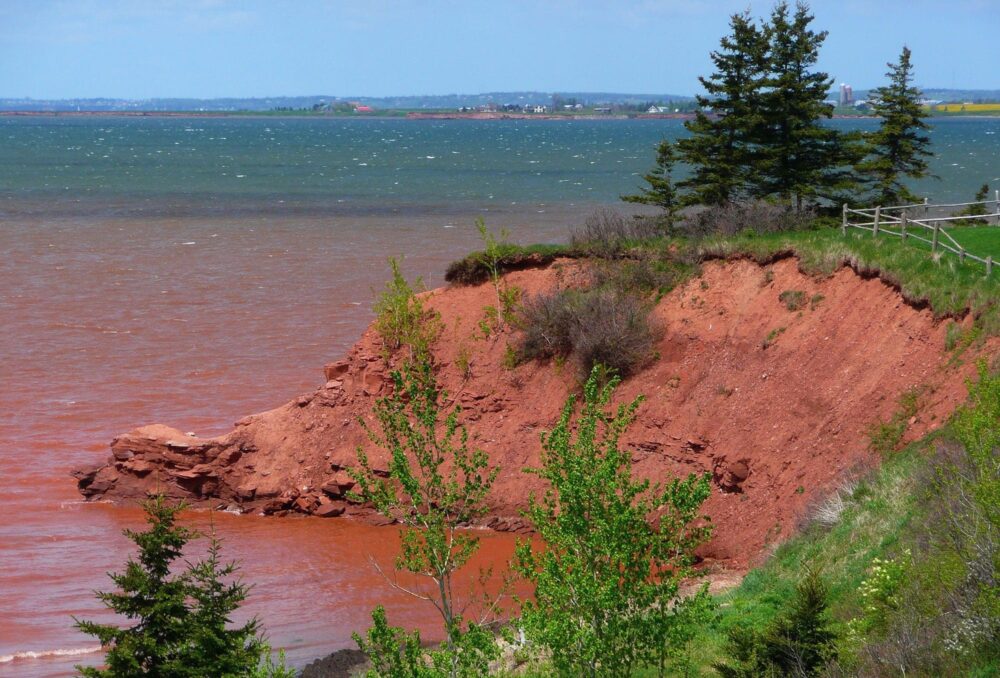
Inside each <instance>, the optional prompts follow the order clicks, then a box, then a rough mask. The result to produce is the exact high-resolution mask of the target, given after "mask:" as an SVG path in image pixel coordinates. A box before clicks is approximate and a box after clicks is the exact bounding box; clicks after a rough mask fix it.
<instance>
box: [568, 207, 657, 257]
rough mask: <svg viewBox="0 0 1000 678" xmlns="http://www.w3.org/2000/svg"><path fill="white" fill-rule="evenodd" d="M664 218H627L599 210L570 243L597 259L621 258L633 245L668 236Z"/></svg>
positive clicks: (584, 223) (616, 213)
mask: <svg viewBox="0 0 1000 678" xmlns="http://www.w3.org/2000/svg"><path fill="white" fill-rule="evenodd" d="M666 225H667V224H666V222H664V221H663V220H661V219H651V218H643V217H639V218H627V217H625V216H624V215H622V213H621V212H618V211H616V210H612V209H608V208H607V207H599V208H597V209H596V210H594V211H593V212H592V213H591V214H590V216H588V217H587V219H586V220H585V221H584V222H583V226H582V227H578V228H574V229H572V231H571V232H570V244H571V245H572V247H573V248H574V249H576V250H578V251H580V252H584V253H586V254H589V255H591V256H595V257H604V258H613V257H617V256H620V255H621V253H622V252H624V251H625V250H626V249H627V248H628V247H629V246H631V245H634V244H636V243H639V242H643V241H648V240H652V239H654V238H659V237H661V236H663V235H665V233H666Z"/></svg>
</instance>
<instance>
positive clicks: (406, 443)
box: [351, 360, 499, 676]
mask: <svg viewBox="0 0 1000 678" xmlns="http://www.w3.org/2000/svg"><path fill="white" fill-rule="evenodd" d="M392 379H393V391H392V394H391V395H390V396H387V397H384V398H381V399H379V400H378V402H377V403H376V405H375V416H376V419H377V420H378V427H377V429H378V430H376V429H374V428H371V427H369V426H368V425H367V423H365V422H364V421H362V425H364V426H365V429H366V431H367V433H368V436H369V437H370V439H371V440H372V441H373V442H374V443H375V444H376V445H378V446H379V447H381V448H383V449H385V450H387V451H388V453H389V455H390V459H389V469H388V470H389V473H388V478H383V477H380V476H379V475H378V474H376V472H375V470H374V469H373V467H372V465H371V462H370V460H369V459H368V456H367V455H366V454H365V452H364V451H363V450H362V449H360V448H359V449H358V467H357V468H356V469H354V470H353V471H351V475H352V477H353V478H354V480H355V481H356V482H357V483H358V487H359V491H358V492H357V493H356V494H355V496H354V498H355V499H356V500H360V501H366V502H370V503H371V504H373V505H374V506H375V508H376V509H377V510H378V511H379V512H380V513H382V514H383V515H386V516H389V517H391V518H393V519H395V520H398V521H399V522H400V523H401V524H402V525H403V526H405V527H406V528H408V529H406V530H405V531H404V532H403V533H402V544H401V553H400V554H399V556H398V557H397V559H396V562H395V567H396V569H397V570H400V571H405V572H409V573H411V574H414V575H417V576H418V577H422V578H425V579H426V580H429V581H430V583H431V586H430V587H429V590H426V589H425V590H416V589H412V588H407V587H404V586H403V585H401V584H399V583H398V582H396V583H394V585H395V586H397V587H398V588H400V589H402V590H404V591H406V592H407V593H409V594H411V595H413V596H415V597H417V598H419V599H421V600H425V601H428V602H430V603H431V604H432V605H433V606H434V607H435V609H437V611H438V613H439V614H440V615H441V619H442V622H443V624H444V631H445V634H446V636H447V640H446V641H445V643H444V646H443V653H441V654H439V655H438V656H437V657H435V656H433V655H432V657H431V659H432V660H433V662H434V664H435V665H441V666H443V665H446V667H445V668H444V669H442V670H445V673H444V674H443V675H450V676H457V675H477V674H478V673H482V672H483V671H484V670H485V667H486V664H487V662H488V661H489V660H490V659H491V658H492V657H493V656H494V655H495V653H496V645H495V643H494V642H493V639H492V636H491V635H489V634H488V633H486V632H484V631H483V630H482V629H481V628H480V627H479V626H478V625H477V624H475V623H470V622H466V621H465V620H464V618H463V614H464V612H465V608H466V607H467V605H468V604H469V602H471V601H465V604H463V603H462V601H460V600H459V597H458V596H457V595H456V594H455V590H454V588H455V574H456V572H457V571H458V570H460V569H461V568H462V567H463V566H465V565H466V563H468V562H469V559H470V558H471V557H472V555H473V554H474V553H475V552H476V550H477V549H478V547H479V538H478V537H477V536H475V534H473V533H471V532H469V531H467V530H462V529H461V528H462V527H463V526H467V525H469V524H470V523H471V522H472V521H473V520H474V519H475V518H477V517H480V516H482V515H483V514H484V513H485V512H486V510H487V506H486V497H487V495H488V493H489V491H490V488H491V487H492V485H493V481H494V480H495V479H496V476H497V472H498V471H499V469H498V468H492V469H491V468H489V465H488V462H489V460H488V458H487V456H486V453H485V452H483V451H482V450H470V449H469V436H468V432H467V431H466V430H465V428H464V427H463V426H460V425H459V423H458V415H459V411H460V408H458V407H457V406H456V407H455V409H453V410H452V411H451V412H449V413H448V414H447V415H446V416H445V417H444V420H443V421H442V420H441V412H442V409H443V405H442V402H443V401H444V400H445V399H446V397H447V394H445V393H443V392H442V391H440V390H439V388H438V386H437V383H436V381H435V379H434V375H433V372H432V370H431V366H430V362H429V360H424V361H422V362H419V363H416V364H408V365H407V366H405V367H404V368H403V370H401V371H396V372H393V373H392ZM375 621H376V624H377V622H378V620H377V619H375ZM383 635H384V634H383ZM366 647H369V648H372V647H375V648H377V647H378V646H371V645H368V646H365V645H362V649H363V650H365V649H366ZM366 651H367V650H366Z"/></svg>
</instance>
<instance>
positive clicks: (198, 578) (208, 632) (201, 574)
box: [184, 535, 270, 676]
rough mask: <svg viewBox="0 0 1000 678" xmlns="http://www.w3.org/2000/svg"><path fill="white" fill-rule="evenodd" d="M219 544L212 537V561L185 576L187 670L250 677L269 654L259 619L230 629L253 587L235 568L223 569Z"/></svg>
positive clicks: (193, 567)
mask: <svg viewBox="0 0 1000 678" xmlns="http://www.w3.org/2000/svg"><path fill="white" fill-rule="evenodd" d="M221 546H222V545H221V543H220V542H219V540H218V539H216V538H215V536H214V535H213V536H212V538H211V542H210V544H209V547H208V556H207V557H206V558H205V559H204V560H202V561H201V562H198V563H195V564H194V565H192V566H191V567H190V568H189V570H188V572H187V574H188V578H189V584H190V589H189V596H190V598H191V601H192V602H193V607H192V615H191V624H190V626H189V629H190V637H189V643H188V646H187V649H186V651H185V657H184V662H185V665H186V666H187V667H188V668H189V669H190V670H191V671H193V672H194V675H200V676H246V675H249V674H250V672H251V671H252V670H253V669H254V668H255V667H256V666H257V664H258V663H259V662H260V659H261V656H262V655H263V654H265V653H267V652H269V651H270V650H269V648H267V646H266V644H265V643H264V640H263V638H261V636H260V623H259V621H258V620H257V618H256V617H253V618H251V619H250V620H249V621H247V622H246V623H245V624H243V625H242V626H238V627H236V628H229V626H230V625H231V623H232V614H233V613H234V612H236V610H238V609H239V607H240V605H241V604H242V603H243V602H244V601H245V600H246V597H247V593H248V592H249V587H248V586H247V585H246V584H244V583H243V582H242V581H240V580H239V579H235V580H233V577H234V576H235V575H236V574H237V572H238V567H237V565H236V563H232V562H230V563H227V564H223V563H222V560H221V558H220V549H221Z"/></svg>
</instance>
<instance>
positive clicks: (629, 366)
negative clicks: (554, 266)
mask: <svg viewBox="0 0 1000 678" xmlns="http://www.w3.org/2000/svg"><path fill="white" fill-rule="evenodd" d="M650 310H651V304H650V303H649V302H647V301H644V300H642V299H638V298H636V297H635V296H634V295H631V294H626V293H623V292H621V291H619V290H616V289H613V288H612V289H593V290H587V291H579V290H560V291H557V292H549V293H543V294H539V295H536V296H534V297H529V298H528V299H526V300H525V303H524V306H523V308H522V309H521V313H522V318H521V326H522V327H523V328H524V332H523V334H522V336H521V339H520V343H519V345H518V346H517V356H518V359H519V360H520V361H522V362H523V361H525V360H535V359H546V358H555V357H566V356H569V355H570V354H573V355H575V356H576V358H577V359H578V360H579V362H580V367H581V371H582V374H584V375H587V374H589V373H590V372H591V370H592V368H593V366H594V365H596V364H602V365H604V366H606V367H607V368H609V369H610V370H613V371H614V372H615V373H616V374H618V375H619V376H621V377H627V376H629V375H631V374H633V373H634V372H635V371H636V370H637V369H638V368H639V367H640V366H641V365H642V364H643V363H644V362H645V361H647V360H648V359H649V357H650V356H651V355H652V351H653V345H654V343H655V341H656V338H657V335H658V330H657V328H655V327H654V326H652V325H651V323H650V321H649V313H650Z"/></svg>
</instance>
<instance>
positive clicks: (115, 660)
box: [76, 496, 195, 678]
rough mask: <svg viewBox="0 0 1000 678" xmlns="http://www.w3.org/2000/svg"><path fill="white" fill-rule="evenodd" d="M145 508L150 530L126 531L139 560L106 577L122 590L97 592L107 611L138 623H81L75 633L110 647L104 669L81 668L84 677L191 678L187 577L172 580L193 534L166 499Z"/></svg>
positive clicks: (148, 502)
mask: <svg viewBox="0 0 1000 678" xmlns="http://www.w3.org/2000/svg"><path fill="white" fill-rule="evenodd" d="M143 508H144V509H145V511H146V522H148V523H149V525H150V528H149V529H148V530H147V531H145V532H135V531H132V530H125V536H126V537H128V538H129V539H130V540H132V541H133V542H134V543H135V545H136V546H138V547H139V556H138V559H134V558H129V560H128V562H127V563H126V565H125V571H124V572H121V573H115V574H109V575H108V576H109V577H111V581H113V582H114V583H115V586H116V587H117V588H118V591H115V592H111V593H108V592H98V593H97V597H98V599H99V600H100V601H101V602H102V603H104V605H105V606H106V607H108V608H110V609H111V610H114V611H115V612H117V613H118V614H120V615H123V616H125V617H127V618H129V619H134V620H136V624H135V625H134V626H131V627H127V628H121V627H118V626H114V625H108V624H97V623H94V622H89V621H77V622H76V626H77V628H79V629H80V630H81V631H83V632H84V633H86V634H88V635H91V636H95V637H96V638H97V639H98V640H100V641H101V645H103V646H104V647H107V648H108V651H107V655H106V656H105V664H106V667H105V668H103V669H99V668H92V667H78V670H79V671H80V672H81V673H82V674H83V675H84V676H88V677H92V678H117V677H119V676H164V677H166V676H183V675H188V674H187V673H186V668H185V666H184V663H183V661H182V658H183V657H184V655H185V651H186V650H187V644H188V635H189V633H190V630H191V628H190V624H191V621H192V619H191V616H192V615H191V610H190V608H189V607H188V604H187V597H188V591H189V588H190V584H189V581H188V579H189V576H188V575H187V574H186V573H185V574H179V575H172V574H171V573H170V564H171V563H173V562H174V561H175V560H177V559H178V558H180V557H181V555H182V551H183V549H184V546H185V545H186V544H187V543H188V542H189V541H190V540H191V539H192V538H194V536H195V534H194V532H193V531H192V530H190V529H188V528H186V527H181V526H179V525H176V524H175V523H176V517H177V513H178V512H179V511H180V509H181V507H180V506H171V505H170V504H168V503H167V502H166V501H165V500H164V498H163V497H162V496H157V497H153V498H151V499H149V500H148V501H146V503H145V504H144V505H143Z"/></svg>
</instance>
